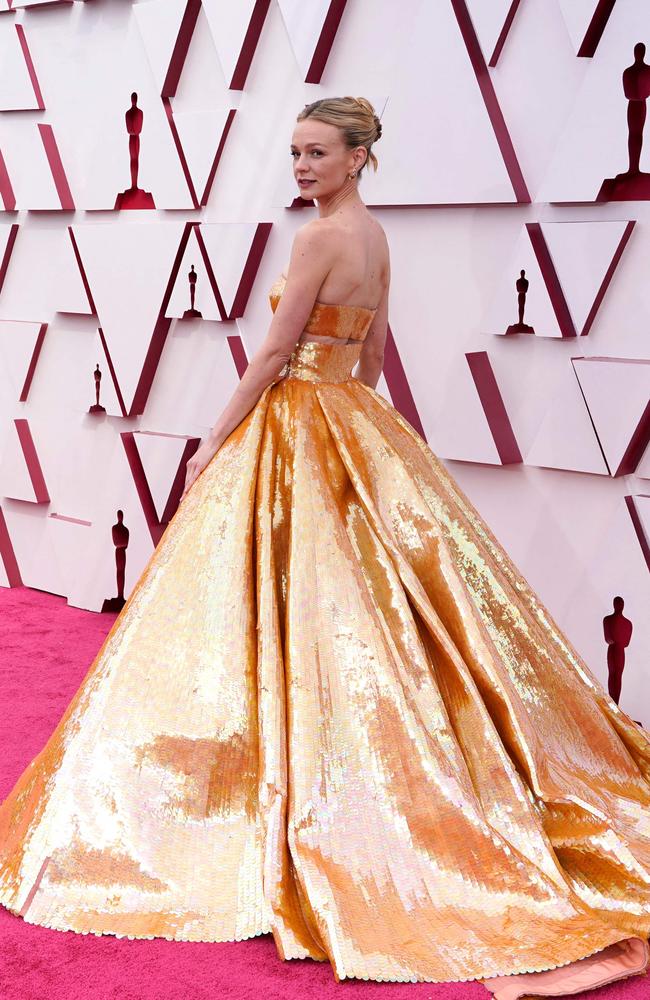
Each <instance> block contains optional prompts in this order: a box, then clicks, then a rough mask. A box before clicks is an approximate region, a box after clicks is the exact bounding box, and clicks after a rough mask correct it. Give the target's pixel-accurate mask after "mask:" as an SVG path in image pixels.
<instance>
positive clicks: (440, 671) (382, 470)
mask: <svg viewBox="0 0 650 1000" xmlns="http://www.w3.org/2000/svg"><path fill="white" fill-rule="evenodd" d="M282 284H283V282H282V279H281V280H280V281H279V282H277V283H276V284H275V285H274V286H273V287H272V289H271V295H270V301H271V306H272V308H273V309H275V308H276V307H277V303H278V301H279V297H280V295H281V294H282ZM372 317H373V311H372V310H369V309H364V308H361V307H356V306H346V305H331V304H325V303H320V302H317V303H316V304H315V305H314V308H313V311H312V313H311V315H310V318H309V322H308V324H307V327H306V330H307V332H308V333H311V334H315V335H316V336H317V337H318V336H319V335H321V336H322V335H324V336H327V337H330V338H336V340H337V341H339V342H335V343H325V342H321V343H318V342H310V343H303V344H300V345H298V346H297V347H296V349H295V350H294V351H293V354H292V356H291V359H290V361H289V362H288V364H287V365H286V366H285V369H284V370H283V371H282V372H281V373H280V374H279V375H278V377H277V378H276V379H275V380H274V381H273V382H272V383H271V384H270V385H269V386H267V388H266V389H265V390H264V391H263V392H262V394H261V396H260V399H259V401H258V402H257V404H256V405H255V406H254V407H253V409H252V410H251V411H250V412H249V413H248V414H247V416H246V417H245V418H244V419H243V420H242V421H241V423H240V424H239V425H238V426H237V428H236V429H235V430H233V431H232V433H231V434H230V435H229V437H228V438H227V439H226V441H225V442H224V444H223V445H222V447H221V449H220V450H219V451H218V452H217V454H216V455H215V456H214V458H213V459H212V460H211V461H210V463H209V464H208V465H207V466H206V468H205V469H204V470H203V471H202V473H201V474H200V476H199V477H198V479H197V480H196V481H195V482H194V484H193V486H192V488H191V489H190V491H189V492H188V494H187V496H186V497H185V499H184V500H183V502H182V503H181V505H180V506H179V508H178V510H177V511H176V513H175V515H174V517H173V518H172V519H171V521H170V522H169V524H168V526H167V528H166V530H165V532H164V534H163V536H162V538H161V540H160V542H159V544H158V546H157V548H156V550H155V551H154V553H153V554H152V556H151V558H150V559H149V561H148V563H147V565H146V566H145V568H144V570H143V572H142V574H141V576H140V578H139V579H138V581H137V583H136V585H135V586H134V588H133V590H132V593H131V595H130V597H129V599H128V601H127V603H126V605H125V606H124V608H123V610H122V612H121V613H120V615H119V616H118V617H117V619H116V621H115V622H114V624H113V626H112V628H111V630H110V632H109V634H108V635H107V637H106V640H105V642H104V643H103V645H102V647H101V649H100V650H99V653H98V654H97V657H96V658H95V660H94V662H93V664H92V665H91V667H90V668H89V670H88V673H87V674H86V676H85V679H84V680H83V682H82V684H81V686H80V688H79V690H78V691H77V693H76V694H75V696H74V698H73V700H72V702H71V704H70V705H69V707H68V709H67V710H66V712H65V714H64V716H63V718H62V719H61V721H60V722H59V724H58V726H57V728H56V729H55V731H54V732H53V734H52V736H51V738H50V739H49V741H48V743H47V744H46V746H45V747H44V748H43V750H42V751H41V752H40V753H39V754H38V756H37V757H36V758H35V759H34V760H33V761H32V762H31V763H30V764H29V766H28V767H27V768H26V769H25V771H24V772H23V774H22V775H21V776H20V777H19V778H18V780H17V782H16V785H15V787H14V788H13V790H12V791H11V792H10V794H9V796H8V797H7V798H6V799H5V801H4V803H3V804H2V806H0V902H1V903H3V904H4V906H5V907H7V908H8V909H9V910H11V911H13V912H14V913H15V914H19V915H20V916H21V917H23V918H24V920H25V921H27V922H29V923H33V924H39V925H41V926H44V927H50V928H56V929H58V930H66V929H69V930H72V931H78V932H83V933H87V932H91V933H93V934H115V935H118V936H127V937H133V938H150V937H162V938H168V939H173V940H179V941H212V942H217V941H240V940H242V939H244V938H250V937H252V936H254V935H258V934H263V933H267V932H271V933H272V934H273V937H274V941H275V944H276V947H277V951H278V954H279V956H280V957H281V958H282V959H290V958H293V959H297V958H312V959H315V960H320V961H329V962H330V963H331V966H332V969H333V973H334V976H335V978H336V980H337V981H339V980H342V979H345V978H354V977H357V978H361V979H371V980H380V981H400V982H405V981H413V982H416V981H424V982H448V981H466V980H471V979H479V980H481V981H482V982H484V984H485V985H486V986H487V987H488V989H491V990H492V992H496V994H497V996H504V997H506V996H508V997H510V996H513V997H514V996H517V995H520V994H521V992H525V993H531V992H533V989H532V985H534V983H532V979H534V977H532V979H531V977H529V976H528V977H526V976H523V975H513V974H524V973H528V972H533V973H537V972H542V970H555V973H554V974H555V975H560V976H561V975H562V969H563V968H564V974H565V976H566V977H571V976H573V977H574V981H575V976H578V981H579V982H581V981H582V980H580V978H579V977H580V976H581V974H582V971H583V969H585V968H587V966H585V965H584V964H581V963H580V961H579V960H581V959H583V958H586V957H587V956H594V955H595V953H597V952H598V953H599V955H598V957H597V961H598V963H600V964H599V966H598V969H599V975H600V980H599V981H608V978H609V979H611V978H616V975H618V976H621V975H626V974H628V973H632V972H639V973H642V972H643V970H644V969H645V968H646V966H647V963H648V942H647V937H648V933H650V735H649V734H648V733H647V732H646V731H644V730H643V729H641V728H640V727H639V726H638V725H637V724H636V723H635V722H634V721H633V720H632V719H631V718H630V717H629V716H628V715H626V714H625V712H623V711H622V710H621V709H620V708H619V707H618V706H617V705H616V704H615V703H614V701H612V699H611V698H610V697H609V695H608V694H607V692H606V691H605V689H604V688H603V686H602V685H601V684H600V683H599V681H598V680H597V679H596V678H595V676H594V675H593V674H592V673H591V672H590V670H589V669H588V667H587V665H586V664H585V663H584V661H583V660H582V659H581V658H580V656H579V655H578V653H577V652H576V650H575V649H574V648H572V646H571V645H570V643H569V641H568V639H567V638H566V637H565V635H563V633H562V632H561V631H560V629H559V628H558V626H557V625H556V624H555V622H554V621H553V619H552V617H551V615H550V614H549V612H548V611H547V609H546V608H545V607H544V605H543V604H542V603H541V601H540V600H539V598H538V597H537V596H536V594H535V593H534V592H533V590H532V589H531V587H530V586H529V585H528V584H527V582H526V580H525V579H524V578H523V577H522V576H521V574H520V573H519V572H518V570H517V568H516V566H515V565H514V564H513V563H512V561H511V560H510V558H509V557H508V555H507V553H506V552H505V551H504V549H503V548H502V547H501V545H500V544H499V542H498V541H497V539H496V538H495V536H494V535H493V534H492V532H491V531H490V529H489V527H488V526H487V524H486V523H485V522H484V521H483V520H482V518H481V517H480V516H479V514H478V512H477V510H476V509H475V508H474V507H473V506H472V504H471V503H470V501H469V500H468V498H467V497H466V496H465V494H464V493H463V492H462V491H461V489H460V488H459V486H458V484H457V483H456V482H455V480H454V479H453V477H452V476H451V475H450V473H449V472H448V471H447V469H446V468H445V466H444V464H443V463H442V462H441V461H440V460H439V459H438V458H437V457H436V456H435V455H434V454H433V452H432V451H431V449H430V448H429V447H428V446H427V445H426V443H425V442H424V441H423V440H422V438H421V437H420V436H419V435H418V434H417V433H416V432H415V430H414V429H413V428H412V427H411V426H410V424H409V423H408V422H407V421H406V420H405V419H404V418H403V417H402V416H401V415H400V414H399V413H398V412H397V411H396V410H395V409H394V408H393V407H392V406H391V405H390V404H389V403H388V402H387V401H386V400H385V399H384V398H383V397H382V396H381V395H380V394H378V393H377V392H375V391H374V390H373V389H371V388H369V387H368V386H366V385H365V384H364V383H362V382H360V381H359V380H357V379H355V378H354V377H353V376H352V374H351V373H352V370H353V368H354V365H355V364H356V362H357V360H358V358H359V355H360V352H361V346H362V342H363V339H364V337H365V335H366V333H367V331H368V329H369V327H370V323H371V321H372ZM612 946H615V947H614V948H612ZM612 956H613V957H612ZM572 963H575V964H572ZM593 967H594V966H593V965H590V966H589V968H593ZM612 970H614V973H615V974H614V973H612ZM549 975H551V976H553V973H549ZM502 977H505V979H506V980H507V981H505V982H504V980H503V978H502ZM566 981H567V982H568V978H567V979H566ZM585 981H586V980H585ZM531 983H532V985H531ZM523 986H526V989H525V990H524V989H523ZM517 989H518V990H519V993H517V992H516V991H517ZM499 991H501V992H499ZM556 992H557V989H556Z"/></svg>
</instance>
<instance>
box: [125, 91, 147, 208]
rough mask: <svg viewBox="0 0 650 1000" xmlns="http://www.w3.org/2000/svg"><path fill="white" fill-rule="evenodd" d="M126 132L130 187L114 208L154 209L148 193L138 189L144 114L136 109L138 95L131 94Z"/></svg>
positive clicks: (126, 118) (126, 117) (126, 116)
mask: <svg viewBox="0 0 650 1000" xmlns="http://www.w3.org/2000/svg"><path fill="white" fill-rule="evenodd" d="M124 117H125V120H126V130H127V132H128V133H129V157H130V167H131V187H130V188H127V189H126V191H121V192H120V193H119V194H118V196H117V198H116V199H115V208H119V209H124V208H155V207H156V206H155V205H154V200H153V197H152V195H151V192H150V191H143V190H142V188H139V187H138V167H139V160H140V133H141V132H142V123H143V120H144V113H143V112H142V110H141V109H140V108H139V107H138V95H137V94H136V92H135V91H134V92H133V93H132V94H131V107H130V108H129V109H128V111H127V112H126V114H125V116H124Z"/></svg>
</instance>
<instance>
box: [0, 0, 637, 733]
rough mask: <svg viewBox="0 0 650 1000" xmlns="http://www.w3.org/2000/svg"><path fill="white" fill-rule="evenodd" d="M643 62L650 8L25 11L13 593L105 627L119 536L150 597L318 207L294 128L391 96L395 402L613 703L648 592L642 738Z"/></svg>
mask: <svg viewBox="0 0 650 1000" xmlns="http://www.w3.org/2000/svg"><path fill="white" fill-rule="evenodd" d="M387 39H390V40H391V43H390V44H387V41H386V40H387ZM639 43H646V44H648V45H650V29H649V22H648V18H647V0H616V2H609V3H602V2H598V0H520V2H513V0H494V2H493V3H492V2H491V3H489V4H486V3H485V2H483V0H440V2H436V3H435V4H432V3H425V2H417V3H413V4H412V9H411V10H410V13H409V17H408V19H407V20H405V19H404V10H403V5H400V4H395V3H393V2H392V0H355V2H354V3H346V2H344V0H314V2H313V3H311V2H310V3H309V4H305V3H304V2H299V0H241V2H238V3H237V4H224V3H221V2H220V0H146V2H145V0H141V2H132V3H131V2H126V0H125V2H119V3H118V2H114V3H110V2H106V0H103V2H94V0H88V2H81V0H74V2H57V0H51V2H43V0H39V3H35V2H30V0H0V111H1V112H2V114H0V212H1V217H0V585H1V586H14V585H17V584H24V585H27V586H31V587H36V588H39V589H43V590H48V591H51V592H54V593H57V594H62V595H65V596H66V597H67V599H68V601H69V602H70V603H71V604H75V605H78V606H80V607H84V608H90V609H93V610H96V611H99V610H101V608H102V606H103V605H104V602H105V601H106V600H107V598H110V597H111V596H113V595H114V594H115V547H114V543H113V535H112V529H113V526H114V525H115V524H116V522H117V520H118V514H117V512H118V510H119V511H122V512H123V517H124V524H125V525H126V526H127V527H128V530H129V545H128V550H127V564H126V593H127V595H128V592H129V591H130V589H131V587H132V586H133V584H134V582H135V580H136V579H137V578H138V576H139V574H140V572H141V571H142V569H143V567H144V564H145V562H146V560H147V559H148V557H149V556H150V554H151V552H152V550H153V547H154V546H155V545H156V544H157V541H158V539H159V538H160V535H161V533H162V531H163V530H164V527H165V525H166V524H167V523H168V521H169V518H170V517H171V516H172V515H173V513H174V511H175V509H176V506H177V504H178V501H179V497H180V493H181V490H182V485H183V482H184V474H185V463H186V461H187V458H188V456H189V455H190V454H191V453H192V452H193V450H194V449H195V447H196V445H197V443H198V441H199V440H200V438H201V437H202V436H203V435H204V434H205V433H206V431H207V430H208V429H209V428H210V427H211V426H212V424H213V423H214V421H215V419H216V417H217V416H218V414H219V412H220V410H221V409H222V408H223V406H224V405H225V403H226V402H227V400H228V399H229V397H230V395H231V393H232V391H233V390H234V388H235V386H236V385H237V382H238V380H239V378H240V377H241V375H242V373H243V371H244V370H245V367H246V364H247V361H248V358H249V357H250V356H251V355H252V354H253V353H254V352H255V350H256V349H257V347H258V346H259V344H260V343H261V342H262V340H263V338H264V336H265V334H266V331H267V329H268V326H269V323H270V319H271V311H270V306H269V302H268V290H269V287H270V285H271V283H272V282H273V280H274V279H275V278H276V277H277V275H278V274H279V273H280V272H281V271H282V270H283V269H284V268H285V266H286V262H287V261H288V255H289V250H290V245H291V239H292V236H293V233H294V232H295V230H296V228H297V227H298V226H299V225H300V224H302V222H303V221H305V220H306V219H307V218H309V217H311V216H312V215H313V214H314V213H315V212H316V208H315V206H313V205H312V204H311V203H303V202H302V201H301V199H300V198H299V195H298V192H297V190H296V188H295V184H294V181H293V176H292V170H291V161H290V157H289V144H290V141H291V130H292V127H293V124H294V122H295V117H296V115H297V113H298V112H299V111H300V109H301V108H302V107H303V105H304V104H306V103H308V102H310V101H313V100H315V99H316V98H317V97H321V96H327V95H332V94H353V95H360V94H363V95H365V96H367V97H368V98H369V99H370V100H371V101H372V102H373V104H374V105H375V107H376V109H377V112H378V114H379V115H380V117H381V119H382V124H383V136H382V139H381V141H380V142H379V143H378V144H377V146H376V147H375V151H376V153H377V156H378V158H379V170H378V172H377V174H373V173H372V171H369V172H367V174H366V176H364V178H363V180H362V182H361V185H360V192H361V195H362V197H363V198H364V200H365V201H366V203H367V204H368V205H369V207H370V208H371V210H372V211H373V212H374V214H375V215H376V216H377V218H378V219H379V220H380V222H381V223H382V225H383V226H384V228H385V230H386V233H387V235H388V238H389V241H390V244H391V252H392V274H393V279H392V287H391V300H390V308H389V334H388V340H387V346H386V363H385V368H384V372H383V374H382V377H381V379H380V382H379V385H378V387H377V388H378V391H379V392H381V393H382V394H383V395H384V396H386V398H387V399H390V400H391V401H392V402H393V404H394V405H395V406H396V407H397V408H398V409H399V410H400V411H401V412H402V413H403V414H404V416H405V417H406V418H407V419H408V420H409V421H410V422H411V423H412V424H413V426H414V427H416V429H417V430H418V431H419V432H420V433H421V434H422V436H423V437H424V438H425V439H426V440H427V442H428V443H429V445H430V446H431V448H432V449H433V450H434V451H435V452H436V453H437V454H438V455H439V456H440V457H441V458H442V459H443V460H444V461H445V463H446V464H447V465H448V467H449V469H450V471H451V472H452V473H453V475H454V476H455V477H456V478H457V479H458V481H459V483H460V485H461V487H462V488H463V489H464V490H465V491H466V492H467V494H468V495H469V497H470V498H471V500H472V501H473V502H474V503H475V504H476V506H477V507H478V508H479V510H480V511H481V513H482V514H483V516H484V517H486V519H487V520H488V522H489V523H490V525H491V527H492V528H493V530H494V532H495V534H496V535H497V536H498V537H499V538H500V539H501V541H502V542H503V544H504V545H505V546H506V548H507V549H508V550H509V551H510V552H511V554H512V556H513V558H514V559H515V560H516V562H517V564H518V565H519V566H520V567H521V569H522V571H523V572H524V574H525V575H526V576H527V578H528V579H529V581H530V583H531V585H532V586H533V587H534V588H535V589H536V590H537V592H538V593H539V594H540V597H541V598H542V600H543V601H544V602H545V603H546V604H547V606H548V607H549V609H550V610H551V613H552V614H553V615H554V617H555V618H556V619H557V620H558V622H559V624H560V625H561V627H563V628H564V629H565V630H566V632H567V634H568V635H569V637H570V638H571V640H572V641H573V642H574V644H575V645H576V646H577V647H578V649H579V650H580V652H581V653H582V654H583V655H584V656H585V658H586V659H587V661H588V662H589V664H590V666H591V667H592V669H593V670H594V671H595V672H596V673H597V674H598V675H599V676H600V677H601V678H602V679H603V680H605V679H606V647H605V644H604V640H603V635H602V619H603V617H604V616H605V615H606V614H608V613H610V611H611V609H612V599H613V597H614V596H616V595H617V594H621V595H622V596H623V597H624V599H625V613H626V615H627V616H628V617H630V618H631V619H632V621H633V624H634V633H633V641H632V643H631V645H630V647H629V650H628V654H627V666H626V672H625V677H624V683H623V693H622V696H621V705H622V707H624V708H626V710H628V711H629V710H631V709H632V707H634V712H635V713H636V714H635V717H637V718H638V717H641V718H643V713H642V710H641V709H640V708H639V705H640V704H643V703H645V702H646V701H647V695H646V691H647V688H648V682H649V681H650V666H649V664H650V656H649V654H650V619H649V617H648V615H647V608H648V606H649V603H650V339H649V337H648V330H649V329H650V282H649V281H648V273H647V261H648V260H649V259H650V187H645V186H644V185H645V184H646V182H647V180H648V177H649V176H650V126H648V128H647V129H646V131H647V134H646V135H645V136H643V134H642V132H643V130H642V129H641V130H639V129H637V132H636V133H634V134H632V133H633V132H634V127H632V132H629V131H628V101H629V98H630V94H631V93H632V91H631V89H630V87H632V88H633V87H637V88H638V87H641V83H640V82H639V81H642V80H643V79H644V77H643V72H642V70H641V67H642V64H643V53H642V52H640V50H639ZM624 72H626V73H627V76H626V77H624V76H623V74H624ZM630 80H632V84H631V83H630ZM635 81H636V82H635ZM646 96H650V94H648V95H646ZM637 97H638V99H639V100H645V98H644V97H643V94H642V93H641V91H639V90H637ZM632 112H633V113H632V119H634V109H632ZM138 123H139V124H138ZM129 128H130V129H131V133H129V131H128V129H129ZM138 128H140V132H139V133H138V134H139V140H136V139H135V138H134V136H135V134H136V132H137V129H138ZM138 141H139V150H138V161H137V162H138V168H137V170H138V173H137V181H136V183H135V185H134V184H133V172H132V171H133V162H134V161H133V158H132V152H133V149H134V145H136V144H137V142H138ZM631 150H632V152H631ZM635 156H636V160H635V161H634V162H633V160H634V157H635ZM633 167H634V169H633ZM133 186H135V187H137V188H138V193H135V194H134V193H133V191H130V188H132V187H133ZM190 275H192V276H193V280H194V278H195V279H196V283H195V285H194V291H195V302H194V306H195V308H194V311H192V303H191V301H190ZM646 715H647V713H646Z"/></svg>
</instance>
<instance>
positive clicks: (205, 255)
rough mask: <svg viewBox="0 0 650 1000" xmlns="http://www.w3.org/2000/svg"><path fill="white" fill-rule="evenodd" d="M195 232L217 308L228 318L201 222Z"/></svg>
mask: <svg viewBox="0 0 650 1000" xmlns="http://www.w3.org/2000/svg"><path fill="white" fill-rule="evenodd" d="M194 233H195V236H196V241H197V243H198V244H199V250H200V251H201V256H202V258H203V263H204V265H205V273H206V274H207V276H208V281H209V283H210V288H211V289H212V294H213V295H214V298H215V302H216V303H217V309H218V310H219V315H220V317H221V319H227V318H228V317H227V315H226V307H225V305H224V302H223V299H222V297H221V292H220V291H219V286H218V284H217V276H216V275H215V273H214V268H213V267H212V261H211V260H210V256H209V254H208V249H207V247H206V245H205V241H204V239H203V233H202V232H201V226H200V223H199V224H197V225H196V227H195V230H194Z"/></svg>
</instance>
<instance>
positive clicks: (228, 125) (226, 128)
mask: <svg viewBox="0 0 650 1000" xmlns="http://www.w3.org/2000/svg"><path fill="white" fill-rule="evenodd" d="M236 114H237V109H236V108H231V109H230V111H229V112H228V116H227V118H226V123H225V125H224V127H223V132H222V133H221V139H220V140H219V145H218V146H217V151H216V153H215V154H214V160H213V161H212V167H211V168H210V173H209V174H208V179H207V181H206V183H205V188H204V190H203V194H202V195H201V199H200V201H201V205H202V206H203V205H207V204H208V198H209V197H210V192H211V191H212V185H213V183H214V176H215V174H216V172H217V167H218V166H219V161H220V159H221V154H222V153H223V149H224V146H225V145H226V139H227V138H228V133H229V132H230V129H231V127H232V123H233V121H234V120H235V115H236Z"/></svg>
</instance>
